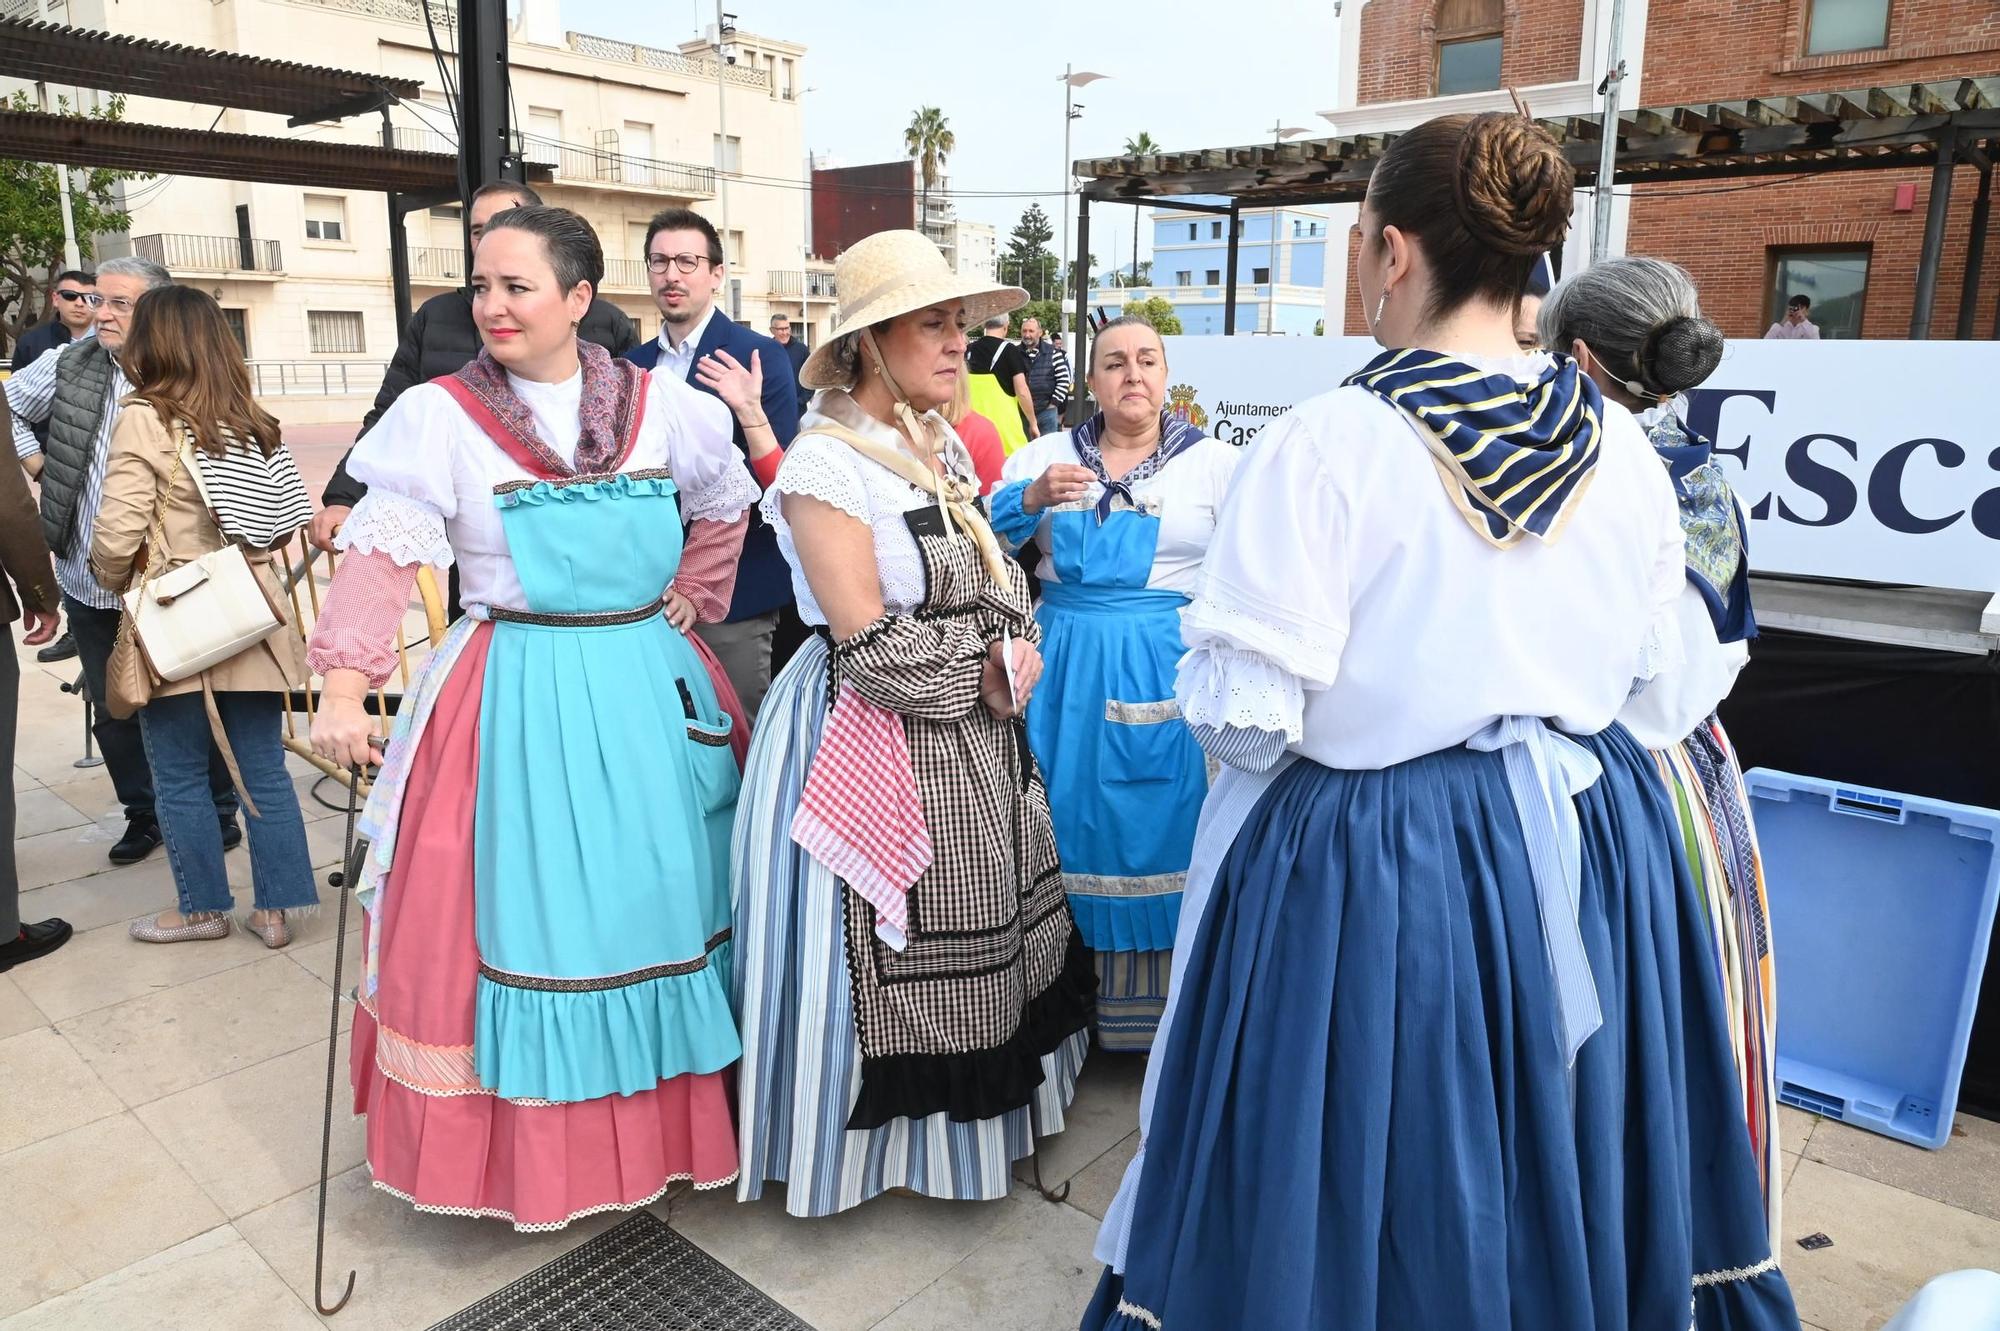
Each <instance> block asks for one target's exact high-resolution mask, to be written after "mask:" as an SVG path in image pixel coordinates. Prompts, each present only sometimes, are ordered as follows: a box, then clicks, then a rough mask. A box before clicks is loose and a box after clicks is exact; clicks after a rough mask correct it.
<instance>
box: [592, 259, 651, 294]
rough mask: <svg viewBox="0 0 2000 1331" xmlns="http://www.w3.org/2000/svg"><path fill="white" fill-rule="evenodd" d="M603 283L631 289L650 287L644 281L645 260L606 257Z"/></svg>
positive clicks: (648, 288)
mask: <svg viewBox="0 0 2000 1331" xmlns="http://www.w3.org/2000/svg"><path fill="white" fill-rule="evenodd" d="M604 285H605V286H608V287H621V288H624V289H627V290H633V291H650V290H651V289H652V287H651V284H649V283H648V282H647V281H646V265H645V262H644V261H643V260H640V259H606V260H605V261H604Z"/></svg>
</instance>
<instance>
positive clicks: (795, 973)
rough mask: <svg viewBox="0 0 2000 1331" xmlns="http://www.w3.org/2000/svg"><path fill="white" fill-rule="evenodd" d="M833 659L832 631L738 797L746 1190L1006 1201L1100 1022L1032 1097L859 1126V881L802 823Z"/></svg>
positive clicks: (801, 670)
mask: <svg viewBox="0 0 2000 1331" xmlns="http://www.w3.org/2000/svg"><path fill="white" fill-rule="evenodd" d="M826 658H827V653H826V645H825V643H824V642H823V641H822V640H821V639H819V638H812V639H809V640H808V641H807V642H806V644H805V645H804V646H803V647H801V648H800V649H799V651H798V654H797V655H796V656H794V657H793V658H792V661H791V663H790V664H789V665H787V666H786V667H785V669H784V671H783V672H782V673H781V674H780V675H779V676H778V678H777V679H776V680H774V681H773V682H772V685H771V691H770V693H769V694H768V695H766V697H765V699H764V705H763V708H762V709H761V711H760V713H759V715H758V724H757V731H756V735H755V736H754V738H753V739H752V741H751V746H750V759H749V764H748V767H747V770H746V772H745V775H744V782H743V789H742V793H741V794H740V795H739V797H738V801H737V817H736V833H735V839H734V842H733V845H732V847H731V855H730V860H731V882H730V888H731V895H732V897H733V900H734V906H735V918H736V949H737V951H736V971H735V994H734V997H735V1001H736V1011H737V1018H738V1025H739V1027H740V1028H741V1030H742V1033H743V1061H742V1063H741V1065H740V1069H739V1074H738V1075H739V1081H738V1095H737V1118H738V1128H737V1147H738V1163H739V1166H740V1169H741V1174H740V1177H739V1178H738V1180H737V1197H738V1199H739V1200H742V1201H751V1200H754V1199H756V1198H758V1197H761V1196H763V1192H764V1184H765V1183H766V1182H767V1181H768V1182H776V1183H783V1184H785V1185H786V1188H785V1209H786V1210H787V1211H788V1212H790V1213H791V1214H793V1215H796V1216H824V1215H832V1214H834V1213H835V1212H838V1211H844V1210H846V1209H848V1208H849V1207H852V1206H858V1205H860V1204H861V1203H862V1202H865V1201H867V1200H868V1199H869V1198H871V1197H874V1196H876V1195H878V1194H879V1193H882V1192H885V1191H887V1190H889V1189H890V1188H908V1189H910V1190H911V1191H913V1192H918V1193H921V1194H923V1195H924V1196H927V1197H937V1198H942V1199H945V1200H956V1201H996V1200H998V1199H1000V1198H1003V1197H1005V1196H1006V1195H1007V1193H1008V1190H1009V1188H1010V1187H1011V1186H1012V1184H1011V1175H1012V1169H1013V1164H1014V1162H1015V1161H1016V1160H1019V1159H1022V1158H1024V1157H1026V1156H1028V1155H1030V1154H1032V1153H1033V1151H1034V1149H1035V1139H1036V1138H1037V1137H1041V1136H1046V1135H1049V1134H1051V1133H1056V1132H1060V1131H1062V1129H1063V1121H1064V1112H1065V1110H1066V1109H1067V1107H1068V1105H1069V1101H1070V1098H1071V1096H1072V1095H1073V1094H1074V1092H1075V1089H1076V1076H1077V1072H1078V1071H1079V1070H1080V1069H1081V1068H1082V1066H1083V1059H1084V1054H1085V1052H1086V1051H1087V1049H1088V1046H1089V1032H1088V1031H1078V1032H1077V1033H1076V1034H1075V1035H1073V1036H1071V1037H1070V1038H1069V1039H1068V1040H1066V1041H1064V1043H1063V1044H1062V1045H1061V1046H1060V1047H1059V1048H1058V1049H1056V1050H1055V1052H1053V1053H1051V1054H1049V1055H1047V1056H1045V1057H1044V1058H1043V1059H1042V1073H1043V1078H1042V1084H1041V1086H1040V1087H1039V1088H1038V1089H1037V1090H1036V1091H1035V1094H1034V1099H1033V1100H1032V1101H1031V1102H1030V1103H1028V1104H1026V1105H1023V1106H1022V1107H1021V1108H1019V1109H1015V1110H1011V1111H1009V1112H1007V1113H1005V1114H1002V1115H999V1116H998V1117H995V1118H989V1119H979V1120H975V1121H970V1122H953V1121H952V1120H951V1119H949V1118H947V1117H946V1116H945V1115H944V1114H933V1115H930V1116H929V1117H926V1118H922V1119H909V1118H898V1119H892V1120H890V1121H889V1122H888V1123H886V1124H884V1125H882V1126H881V1127H879V1128H872V1129H867V1130H858V1129H849V1128H848V1127H847V1120H848V1115H849V1113H850V1112H851V1111H852V1109H853V1106H854V1101H855V1095H856V1093H857V1090H858V1088H859V1085H860V1079H861V1077H860V1074H861V1049H860V1044H859V1041H858V1039H857V1037H856V1035H855V1026H854V1009H853V1002H852V990H851V988H850V986H849V981H848V974H847V959H846V955H845V951H844V948H843V944H842V937H843V919H844V916H843V911H844V902H843V900H842V898H843V894H844V893H845V891H846V889H845V888H844V887H843V886H842V885H841V883H840V881H839V880H838V879H836V878H835V877H834V876H833V875H832V874H831V873H829V872H828V871H827V870H826V869H825V868H824V867H822V866H821V865H820V864H819V863H818V862H817V861H815V860H813V859H812V858H811V857H810V856H808V855H807V854H806V853H805V852H804V851H802V850H800V849H799V847H798V846H797V845H796V844H794V843H793V841H792V839H791V835H790V829H791V825H792V815H793V812H794V811H795V810H796V809H797V808H798V803H799V796H800V792H801V791H802V790H803V788H804V786H805V779H806V773H807V772H808V771H809V770H810V768H811V765H812V759H813V755H814V753H815V752H816V751H817V749H818V747H819V737H820V732H821V730H822V729H823V727H824V723H825V720H826V666H827V659H826Z"/></svg>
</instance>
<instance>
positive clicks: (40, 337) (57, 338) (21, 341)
mask: <svg viewBox="0 0 2000 1331" xmlns="http://www.w3.org/2000/svg"><path fill="white" fill-rule="evenodd" d="M74 336H75V334H73V333H71V332H70V331H69V325H68V324H66V323H64V322H63V321H62V320H60V319H57V318H55V317H53V316H51V317H50V319H49V321H48V322H47V323H39V324H36V325H35V326H34V327H33V328H30V329H29V330H28V331H27V332H25V333H23V334H21V336H20V337H19V338H18V339H17V340H16V341H15V343H14V373H16V374H19V373H20V372H21V371H23V370H25V369H27V368H28V367H29V366H30V365H33V364H34V363H35V362H36V361H37V360H40V359H41V357H42V354H43V353H44V352H48V351H53V350H54V349H55V348H57V347H61V346H67V345H69V343H70V341H71V340H72V339H73V338H74ZM28 428H29V429H30V430H31V431H33V432H34V435H35V442H36V443H38V444H40V445H41V446H42V447H43V448H47V447H48V446H49V423H48V422H47V421H30V422H29V423H28Z"/></svg>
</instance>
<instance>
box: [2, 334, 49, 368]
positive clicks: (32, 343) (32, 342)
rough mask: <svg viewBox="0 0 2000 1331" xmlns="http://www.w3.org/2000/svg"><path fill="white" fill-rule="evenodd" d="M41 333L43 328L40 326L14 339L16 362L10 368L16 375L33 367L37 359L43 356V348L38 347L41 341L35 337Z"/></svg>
mask: <svg viewBox="0 0 2000 1331" xmlns="http://www.w3.org/2000/svg"><path fill="white" fill-rule="evenodd" d="M40 331H41V326H40V325H39V324H38V325H36V326H35V327H33V328H30V329H29V330H28V331H27V332H25V333H23V334H21V335H20V336H19V337H17V338H15V339H14V360H13V362H12V364H11V366H10V367H9V368H11V369H12V370H13V371H14V373H15V374H19V373H20V372H21V371H23V370H25V369H27V368H28V367H29V366H30V365H33V364H34V363H35V357H37V356H39V355H41V354H42V348H41V346H40V345H38V344H39V343H40V342H41V339H40V338H38V337H36V336H35V334H37V333H39V332H40Z"/></svg>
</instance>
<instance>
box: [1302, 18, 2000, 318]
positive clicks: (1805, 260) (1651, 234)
mask: <svg viewBox="0 0 2000 1331" xmlns="http://www.w3.org/2000/svg"><path fill="white" fill-rule="evenodd" d="M1347 4H1348V6H1349V7H1348V9H1347V10H1346V11H1345V12H1344V13H1343V14H1342V34H1341V35H1342V61H1343V69H1342V82H1341V85H1340V90H1341V92H1342V93H1343V94H1344V95H1349V96H1351V97H1352V98H1353V101H1352V103H1351V104H1350V105H1346V106H1343V107H1341V108H1340V109H1338V110H1333V111H1328V112H1326V115H1327V117H1328V119H1330V120H1332V121H1333V122H1334V124H1335V126H1336V129H1337V131H1338V132H1339V133H1341V134H1365V133H1379V132H1383V131H1386V130H1393V129H1402V128H1407V127H1408V126H1410V125H1414V124H1417V123H1418V122H1420V121H1422V120H1425V119H1427V118H1429V117H1430V116H1433V115H1440V114H1445V113H1448V112H1455V111H1481V110H1504V109H1507V108H1509V107H1510V106H1511V105H1512V102H1511V100H1510V98H1509V96H1508V93H1507V92H1506V91H1504V90H1505V89H1508V88H1512V89H1514V90H1515V91H1516V92H1518V93H1519V94H1520V95H1521V96H1522V97H1523V98H1524V99H1525V100H1526V101H1527V103H1528V105H1529V107H1530V109H1531V110H1532V111H1533V112H1534V114H1536V115H1538V116H1562V115H1569V114H1578V113H1587V112H1590V111H1592V110H1595V109H1597V97H1596V87H1597V85H1598V83H1599V82H1600V81H1601V80H1602V78H1603V77H1604V70H1605V53H1606V50H1607V48H1608V45H1609V43H1608V31H1607V25H1608V22H1609V11H1610V0H1347ZM1625 32H1626V38H1625V44H1624V45H1625V61H1626V66H1627V78H1628V81H1627V83H1626V85H1625V88H1624V91H1623V94H1622V99H1621V100H1622V103H1623V105H1624V106H1626V107H1628V108H1629V107H1632V106H1635V105H1643V106H1665V105H1672V104H1676V103H1693V102H1704V101H1742V100H1744V99H1747V98H1751V97H1778V96H1784V95H1787V94H1796V93H1804V92H1820V91H1830V90H1841V89H1851V88H1859V87H1869V86H1875V87H1895V86H1897V85H1908V84H1911V83H1916V82H1925V81H1934V80H1947V79H1956V78H1963V77H1983V76H1990V75H1995V74H2000V5H1996V4H1995V3H1994V0H1670V2H1668V0H1662V2H1661V3H1648V2H1647V0H1628V3H1627V6H1626V28H1625ZM1641 34H1643V39H1642V37H1641ZM1979 183H1980V181H1979V173H1978V171H1977V170H1976V169H1974V168H1973V167H1971V166H1961V167H1959V168H1958V170H1957V171H1956V173H1955V175H1954V180H1953V188H1952V195H1951V200H1950V211H1949V213H1948V215H1947V219H1948V220H1947V227H1946V232H1945V245H1944V257H1943V264H1942V266H1941V269H1940V271H1939V274H1938V284H1937V300H1936V303H1935V305H1934V306H1933V308H1932V315H1931V325H1930V328H1931V336H1933V337H1952V336H1954V335H1955V330H1956V328H1957V324H1958V315H1959V308H1960V302H1961V292H1962V289H1963V283H1964V278H1965V256H1966V243H1967V240H1968V238H1969V236H1970V232H1971V218H1972V211H1973V202H1974V197H1975V195H1976V194H1977V192H1978V188H1979ZM1930 186H1931V171H1930V170H1929V169H1928V168H1909V169H1890V170H1877V171H1849V172H1836V173H1825V174H1820V175H1808V176H1803V177H1799V178H1791V177H1771V178H1760V179H1750V180H1723V181H1714V182H1702V183H1689V184H1686V185H1640V186H1635V187H1626V186H1621V187H1620V188H1619V191H1618V194H1619V197H1618V198H1617V199H1616V200H1615V201H1614V202H1613V205H1612V206H1613V228H1612V230H1613V237H1614V248H1622V249H1623V250H1624V252H1626V253H1632V254H1649V255H1656V256H1658V257H1660V258H1665V259H1671V260H1673V261H1674V262H1676V263H1679V264H1681V265H1683V266H1684V267H1686V268H1687V269H1688V270H1689V271H1690V272H1691V273H1693V274H1694V277H1695V279H1696V281H1697V282H1698V283H1700V285H1701V289H1702V300H1703V305H1704V307H1705V308H1706V309H1707V310H1708V311H1709V313H1710V314H1711V315H1712V316H1713V317H1714V318H1715V319H1716V321H1717V322H1718V323H1719V324H1721V325H1722V328H1723V330H1724V331H1725V332H1726V333H1728V334H1729V335H1730V336H1732V337H1755V336H1758V335H1759V334H1761V333H1762V332H1763V331H1764V329H1765V328H1766V327H1767V326H1768V325H1769V323H1770V322H1771V320H1772V318H1773V317H1774V313H1775V312H1776V311H1777V310H1779V309H1781V308H1782V306H1783V304H1784V300H1785V297H1786V295H1787V294H1789V293H1792V292H1803V293H1806V294H1810V295H1811V296H1812V297H1813V300H1814V318H1815V322H1817V323H1819V324H1820V325H1821V328H1822V332H1823V335H1825V336H1829V337H1834V336H1840V337H1855V336H1863V337H1905V336H1907V335H1908V331H1909V325H1910V316H1911V309H1912V304H1913V300H1914V296H1915V289H1916V272H1917V257H1918V254H1919V252H1920V250H1921V247H1922V243H1923V232H1924V219H1925V214H1926V210H1927V207H1928V202H1929V195H1930ZM1592 196H1593V191H1590V190H1579V191H1578V206H1577V225H1576V228H1575V229H1574V230H1573V231H1572V233H1571V240H1570V243H1569V245H1568V247H1567V249H1566V252H1565V255H1564V259H1565V267H1568V266H1570V265H1573V264H1577V263H1580V262H1582V261H1583V260H1584V259H1585V257H1586V255H1587V250H1588V236H1589V232H1590V227H1591V216H1590V210H1591V209H1592V207H1593V206H1594V205H1595V199H1594V198H1593V197H1592ZM1357 211H1358V210H1357V209H1355V208H1354V207H1353V206H1352V205H1349V206H1348V207H1347V208H1346V210H1345V215H1344V216H1341V217H1339V218H1338V219H1337V222H1339V223H1351V222H1352V221H1353V220H1354V215H1355V213H1356V212H1357ZM1357 243H1358V241H1357V240H1356V238H1355V237H1353V236H1352V235H1350V238H1349V254H1350V262H1349V274H1350V275H1351V273H1352V253H1353V250H1354V248H1355V246H1356V244H1357ZM1334 285H1337V286H1338V288H1339V289H1337V290H1336V289H1333V286H1334ZM1353 289H1354V284H1353V282H1352V281H1351V278H1350V280H1348V281H1346V282H1344V283H1338V284H1330V289H1329V291H1328V306H1329V308H1330V309H1333V310H1339V309H1341V308H1343V307H1344V308H1345V310H1346V321H1345V322H1346V328H1347V331H1349V332H1351V333H1359V332H1363V331H1365V324H1364V323H1363V321H1362V318H1361V310H1360V304H1359V300H1358V298H1357V297H1356V296H1355V295H1353ZM1996 302H2000V257H1996V256H1993V255H1989V256H1988V260H1987V264H1986V275H1985V276H1984V278H1983V279H1982V280H1981V281H1979V282H1978V283H1977V290H1976V294H1975V306H1974V321H1973V335H1974V336H1977V337H1991V336H1993V334H1994V328H1995V318H1996V308H1995V307H1996Z"/></svg>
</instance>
